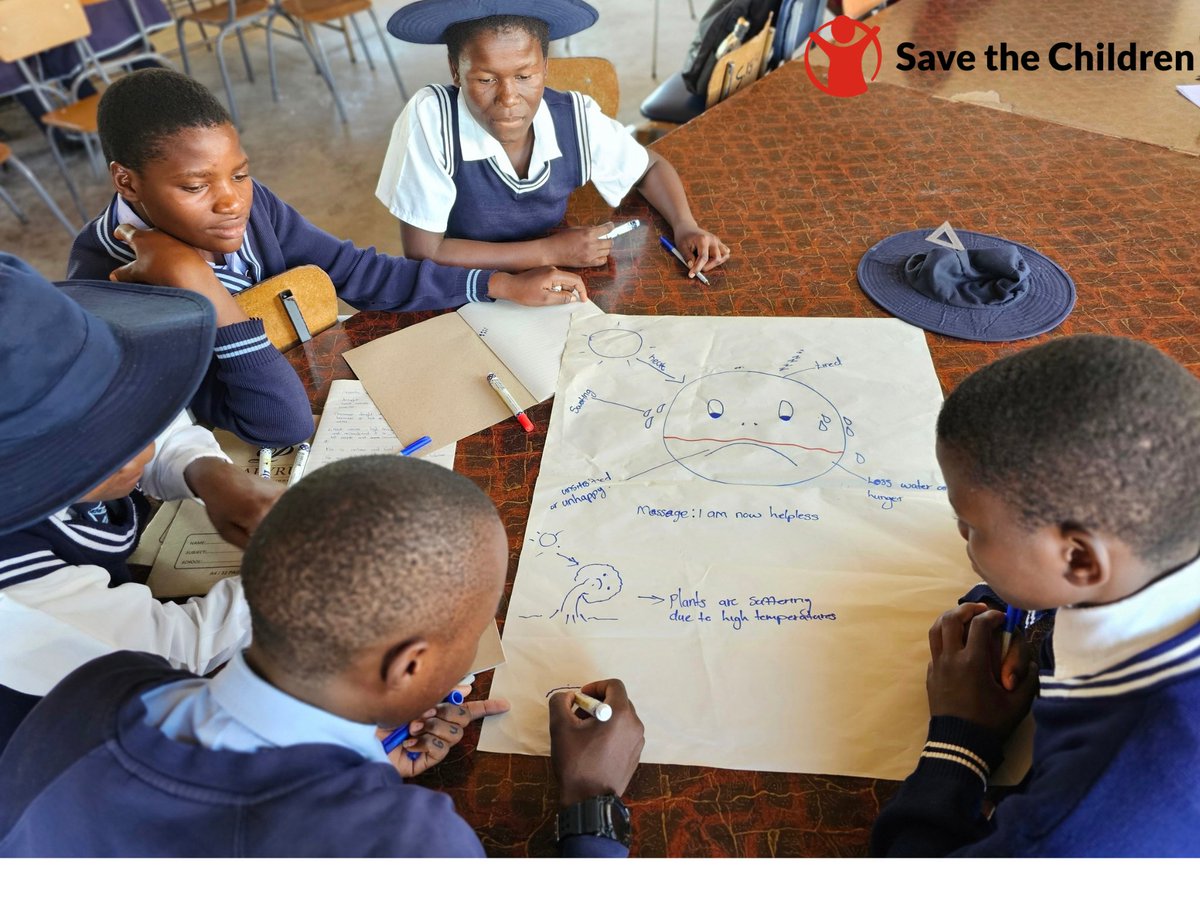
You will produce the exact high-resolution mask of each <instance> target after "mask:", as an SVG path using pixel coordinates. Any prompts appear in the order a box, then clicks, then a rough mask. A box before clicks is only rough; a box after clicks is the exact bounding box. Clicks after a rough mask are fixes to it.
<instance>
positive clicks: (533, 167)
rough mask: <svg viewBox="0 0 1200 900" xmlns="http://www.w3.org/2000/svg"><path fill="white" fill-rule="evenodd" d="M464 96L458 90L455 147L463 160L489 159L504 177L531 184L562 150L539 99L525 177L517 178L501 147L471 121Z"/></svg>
mask: <svg viewBox="0 0 1200 900" xmlns="http://www.w3.org/2000/svg"><path fill="white" fill-rule="evenodd" d="M465 96H466V95H465V92H464V91H463V90H462V89H461V88H459V91H458V146H459V149H460V150H461V151H462V158H463V160H464V161H466V162H473V161H475V162H477V161H479V160H483V159H492V160H495V161H496V165H498V166H499V167H500V168H501V169H502V170H503V171H504V173H505V174H506V175H508V176H510V177H511V178H513V179H514V180H515V181H521V180H524V181H532V180H534V179H535V178H537V176H538V175H539V174H541V171H542V169H544V168H545V167H546V163H548V162H549V161H550V160H552V159H558V158H559V157H560V156H562V151H561V150H560V149H558V137H557V135H555V133H554V119H553V118H551V116H550V108H549V107H548V106H546V99H545V98H544V97H543V98H542V101H541V102H540V103H539V104H538V108H537V111H536V112H535V113H534V114H533V155H532V156H531V157H530V158H529V173H528V174H529V177H528V178H525V179H521V178H518V177H517V170H516V169H514V168H513V164H512V160H510V159H509V158H508V153H507V152H505V150H504V146H503V145H502V144H501V143H500V142H499V141H498V140H496V139H495V138H494V137H492V136H491V135H490V134H488V131H487V129H486V128H484V127H483V126H482V125H480V124H479V123H478V122H477V121H475V117H474V116H472V115H471V111H470V110H469V109H467V102H466V99H465Z"/></svg>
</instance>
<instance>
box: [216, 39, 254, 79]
mask: <svg viewBox="0 0 1200 900" xmlns="http://www.w3.org/2000/svg"><path fill="white" fill-rule="evenodd" d="M225 30H226V29H224V28H223V29H221V33H222V34H224V33H225ZM234 31H236V32H237V39H238V46H240V47H241V48H242V62H243V63H245V64H246V80H247V81H249V82H250V83H251V84H254V69H252V68H251V67H250V53H249V51H247V50H246V38H245V36H244V35H243V34H242V27H241V26H240V25H236V26H234ZM220 42H221V39H220V37H218V38H217V44H218V46H219V45H220Z"/></svg>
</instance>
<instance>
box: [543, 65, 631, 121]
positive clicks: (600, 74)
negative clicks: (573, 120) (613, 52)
mask: <svg viewBox="0 0 1200 900" xmlns="http://www.w3.org/2000/svg"><path fill="white" fill-rule="evenodd" d="M546 87H548V88H553V89H554V90H556V91H579V93H581V94H587V95H588V96H589V97H591V98H592V99H593V100H595V101H596V103H597V104H599V106H600V111H601V112H602V113H604V114H605V115H606V116H608V117H609V118H610V119H615V118H616V117H617V111H618V110H619V109H620V107H621V84H620V81H619V79H618V78H617V69H616V67H615V66H614V65H613V64H612V63H611V62H609V61H608V60H607V59H604V58H603V57H601V56H560V57H552V58H551V59H548V60H546Z"/></svg>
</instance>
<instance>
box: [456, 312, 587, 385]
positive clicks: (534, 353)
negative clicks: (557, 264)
mask: <svg viewBox="0 0 1200 900" xmlns="http://www.w3.org/2000/svg"><path fill="white" fill-rule="evenodd" d="M599 312H600V308H599V307H598V306H596V304H594V303H592V302H591V301H590V300H589V301H588V302H587V303H565V304H563V305H562V306H521V305H520V304H517V303H510V302H509V301H507V300H497V301H496V302H495V303H468V304H467V305H466V306H462V307H459V310H458V314H459V315H460V316H462V317H463V319H465V320H466V322H467V324H468V325H470V326H471V328H472V330H473V331H474V332H475V333H476V334H477V335H479V337H480V339H481V340H482V341H483V342H484V343H485V344H487V345H488V347H490V348H491V350H492V352H493V353H495V354H496V355H497V356H498V357H500V359H502V360H504V364H505V365H506V366H508V367H509V369H511V370H512V373H513V374H514V375H516V376H517V378H519V379H520V380H521V384H523V385H525V389H526V390H527V391H529V393H531V394H533V396H534V398H535V399H536V400H537V401H538V403H541V402H542V401H543V400H546V399H548V398H550V397H552V396H553V395H554V385H555V384H556V383H557V382H558V368H559V364H560V363H561V361H562V353H563V345H564V344H565V343H566V341H567V329H568V328H570V327H571V317H572V316H574V315H580V316H588V315H594V314H598V313H599Z"/></svg>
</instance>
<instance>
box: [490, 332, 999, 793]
mask: <svg viewBox="0 0 1200 900" xmlns="http://www.w3.org/2000/svg"><path fill="white" fill-rule="evenodd" d="M941 399H942V397H941V390H940V387H939V385H938V381H937V377H936V375H935V374H934V370H933V365H932V362H931V359H930V356H929V351H928V349H927V347H926V344H925V337H924V334H923V332H921V331H920V330H919V329H916V328H913V327H911V326H909V325H907V324H905V323H903V322H900V321H898V320H895V319H853V320H851V319H787V318H765V319H749V318H725V317H722V318H707V317H636V316H611V315H603V314H601V315H596V316H591V317H579V318H576V320H575V322H574V323H573V325H572V329H571V333H570V337H569V339H568V342H567V347H566V352H565V353H564V356H563V365H562V373H561V377H560V380H559V383H558V390H557V397H556V400H555V406H554V411H553V416H552V418H551V423H550V429H549V433H548V435H547V440H546V449H545V452H544V455H543V458H542V463H541V473H540V475H539V477H538V483H537V487H536V490H535V492H534V497H533V503H532V507H531V511H530V516H529V525H528V528H527V531H526V535H525V541H524V551H523V553H522V556H521V561H520V566H519V568H518V572H517V578H516V584H515V586H514V590H513V594H512V598H511V600H510V603H509V610H508V615H507V617H506V624H505V633H504V646H505V651H506V654H507V656H508V660H509V665H507V666H505V667H504V668H503V669H501V670H499V671H498V673H497V676H496V680H495V682H494V685H493V689H492V692H493V695H495V696H501V697H507V698H508V699H509V700H510V701H511V702H512V704H513V710H512V712H510V713H509V714H507V715H504V716H498V717H493V718H490V719H488V720H487V721H486V722H485V724H484V727H483V734H482V738H481V740H480V744H479V748H480V749H481V750H490V751H496V752H516V753H530V754H546V753H548V751H549V737H548V733H547V714H546V699H545V698H546V695H547V693H548V692H549V691H551V690H553V689H554V688H556V687H560V686H564V685H578V684H581V683H584V682H587V681H590V680H592V679H596V678H605V677H614V676H615V677H619V678H621V679H623V680H624V681H625V682H626V684H627V686H628V688H629V692H630V696H631V698H632V699H633V701H634V703H635V704H636V706H637V709H638V712H639V714H640V716H641V718H642V720H643V722H644V723H645V726H646V747H645V751H644V753H643V755H642V759H643V760H644V761H646V762H655V763H680V764H698V765H707V766H717V767H724V768H737V769H758V770H768V771H790V772H811V773H829V774H842V775H858V776H869V777H880V778H903V777H905V776H906V775H907V774H908V773H909V772H910V771H911V770H912V769H913V767H914V766H915V764H916V761H917V756H918V753H919V752H920V748H921V746H922V743H923V741H924V736H925V730H926V725H927V722H928V707H927V704H926V698H925V684H924V682H925V667H926V663H927V662H928V657H929V650H928V641H927V632H928V629H929V626H930V624H931V623H932V622H933V620H934V618H936V616H937V615H938V614H940V613H941V612H943V611H945V610H946V609H948V608H950V607H951V606H953V605H954V603H955V601H956V600H957V599H958V598H959V597H960V596H961V595H962V594H963V593H965V592H966V590H967V589H969V588H970V586H971V585H972V584H974V583H975V581H976V580H977V579H976V578H975V576H974V574H973V573H972V572H971V569H970V567H969V565H968V563H967V558H966V554H965V552H964V548H963V542H962V539H961V538H960V537H959V535H958V533H957V530H956V527H955V523H954V520H953V517H952V514H951V510H950V507H949V504H948V503H947V501H946V499H945V493H944V486H943V484H942V481H941V476H940V472H939V470H938V467H937V463H936V459H935V456H934V447H933V445H934V423H935V420H936V416H937V412H938V409H939V407H940V405H941Z"/></svg>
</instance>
